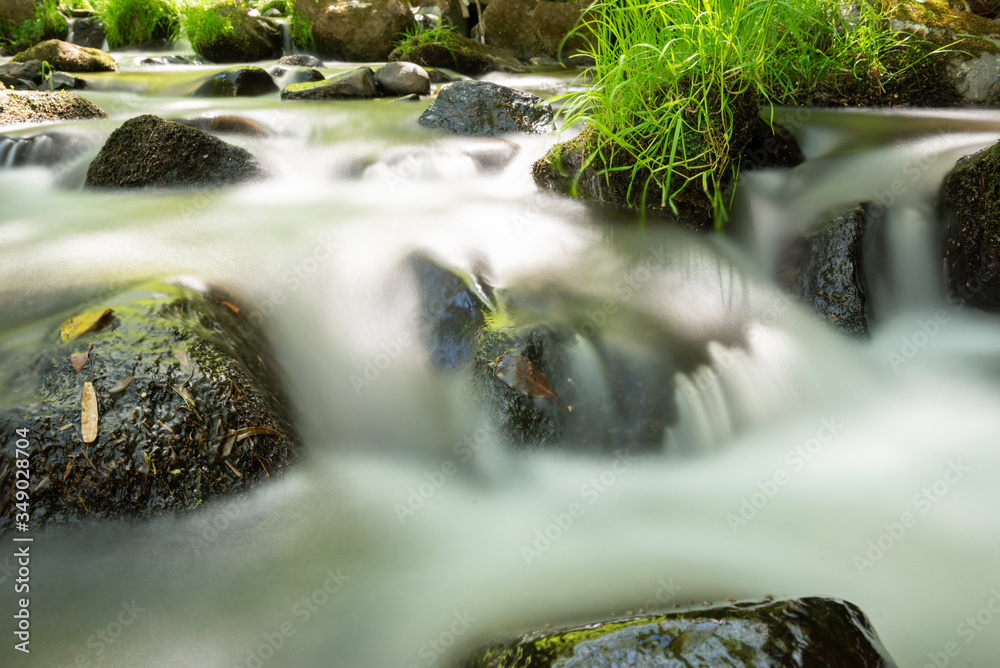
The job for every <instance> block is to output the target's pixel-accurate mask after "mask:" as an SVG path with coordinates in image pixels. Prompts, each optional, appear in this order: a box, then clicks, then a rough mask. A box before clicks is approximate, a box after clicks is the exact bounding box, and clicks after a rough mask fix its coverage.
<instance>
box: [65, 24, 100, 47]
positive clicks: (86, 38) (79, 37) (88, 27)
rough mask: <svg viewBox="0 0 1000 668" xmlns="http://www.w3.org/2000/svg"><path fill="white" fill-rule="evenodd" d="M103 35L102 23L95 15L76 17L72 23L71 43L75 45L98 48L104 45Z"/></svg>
mask: <svg viewBox="0 0 1000 668" xmlns="http://www.w3.org/2000/svg"><path fill="white" fill-rule="evenodd" d="M105 37H106V35H105V33H104V24H103V23H101V19H99V18H97V17H96V16H94V17H88V18H82V19H77V20H76V21H75V22H74V23H73V42H72V43H73V44H76V45H77V46H85V47H87V48H90V49H99V48H101V47H102V46H104V38H105Z"/></svg>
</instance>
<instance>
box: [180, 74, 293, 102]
mask: <svg viewBox="0 0 1000 668" xmlns="http://www.w3.org/2000/svg"><path fill="white" fill-rule="evenodd" d="M277 92H278V86H277V85H276V84H275V83H274V79H272V78H271V75H270V74H268V73H267V72H265V71H264V70H262V69H261V68H259V67H232V68H230V69H228V70H223V71H222V72H219V73H218V74H213V75H212V76H210V77H209V78H208V79H206V80H205V83H203V84H202V85H200V86H198V89H197V90H196V91H195V92H194V96H195V97H241V96H246V97H253V96H257V95H267V94H268V93H277Z"/></svg>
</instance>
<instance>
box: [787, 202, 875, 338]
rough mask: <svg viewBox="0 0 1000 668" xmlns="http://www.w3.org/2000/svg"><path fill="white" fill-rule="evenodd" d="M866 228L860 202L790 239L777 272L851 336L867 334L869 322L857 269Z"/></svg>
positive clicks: (790, 288)
mask: <svg viewBox="0 0 1000 668" xmlns="http://www.w3.org/2000/svg"><path fill="white" fill-rule="evenodd" d="M865 227H866V219H865V207H864V206H856V207H854V208H852V209H850V210H848V211H845V212H843V213H841V214H839V215H837V216H835V217H834V218H833V219H832V220H830V221H828V222H827V223H826V224H824V225H823V226H822V227H821V228H820V229H818V230H816V231H814V232H812V233H810V234H807V235H804V236H802V237H800V238H799V239H796V240H795V241H794V242H793V243H792V245H791V246H790V247H789V248H788V249H787V251H786V252H785V255H784V260H783V262H782V265H781V267H780V269H779V276H778V280H779V283H780V284H781V285H782V287H783V288H784V289H785V290H787V291H788V292H789V293H790V294H792V295H795V296H796V297H798V298H799V299H801V300H802V301H803V302H805V304H806V305H808V306H809V308H810V309H811V310H812V312H813V313H815V314H816V315H818V316H819V317H820V318H822V319H823V320H825V321H826V322H827V323H829V324H830V325H832V326H833V327H835V328H836V329H838V330H839V331H840V332H841V333H843V334H846V335H847V336H850V337H852V338H855V339H867V338H868V336H869V328H870V321H871V310H870V308H869V306H868V301H867V298H866V296H865V289H864V276H863V272H862V268H861V267H862V257H861V254H862V239H863V237H864V232H865Z"/></svg>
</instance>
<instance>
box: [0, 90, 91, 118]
mask: <svg viewBox="0 0 1000 668" xmlns="http://www.w3.org/2000/svg"><path fill="white" fill-rule="evenodd" d="M107 117H108V115H107V114H106V113H105V112H104V110H103V109H101V108H100V107H98V106H97V105H95V104H94V103H93V102H91V101H90V100H87V99H84V98H82V97H80V96H79V95H77V94H76V93H69V92H65V91H57V92H52V91H14V90H0V126H4V125H14V124H17V123H42V122H45V121H75V120H85V119H90V118H107Z"/></svg>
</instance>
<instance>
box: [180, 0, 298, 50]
mask: <svg viewBox="0 0 1000 668" xmlns="http://www.w3.org/2000/svg"><path fill="white" fill-rule="evenodd" d="M205 11H206V12H211V13H213V14H215V15H216V17H217V19H218V20H221V21H225V22H226V24H227V26H228V27H227V28H226V29H225V30H220V31H219V32H217V33H215V34H213V35H211V36H210V37H204V38H202V39H196V40H195V41H194V43H193V44H192V45H191V46H193V47H194V50H195V52H196V53H198V54H199V55H201V56H204V57H205V58H207V59H208V60H210V61H212V62H213V63H243V62H252V61H255V60H268V59H270V58H277V57H279V56H280V55H281V42H282V37H281V29H280V28H278V26H276V25H275V24H274V23H272V22H271V21H269V20H268V19H264V18H261V17H259V16H250V15H249V14H247V12H246V11H245V10H244V9H243V8H242V6H236V5H234V4H227V3H220V4H217V5H215V6H213V7H211V8H208V9H206V10H205Z"/></svg>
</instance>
